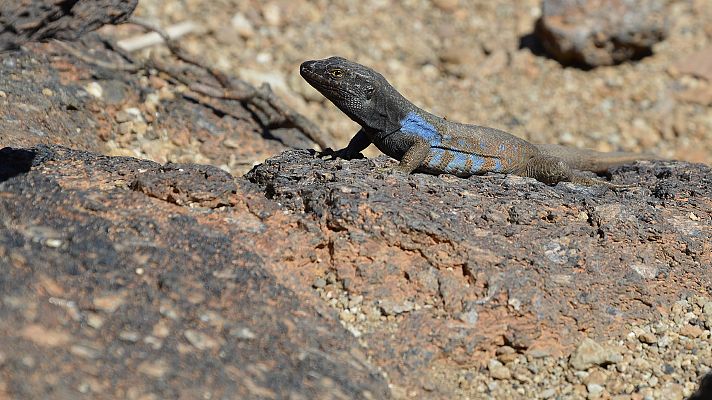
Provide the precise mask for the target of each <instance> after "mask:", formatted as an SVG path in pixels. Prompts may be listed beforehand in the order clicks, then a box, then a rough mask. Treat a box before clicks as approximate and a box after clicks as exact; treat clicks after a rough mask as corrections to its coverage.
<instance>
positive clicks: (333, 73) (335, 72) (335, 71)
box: [330, 68, 344, 78]
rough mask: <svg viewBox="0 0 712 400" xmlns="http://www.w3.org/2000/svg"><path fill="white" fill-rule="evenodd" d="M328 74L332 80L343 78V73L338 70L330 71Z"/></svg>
mask: <svg viewBox="0 0 712 400" xmlns="http://www.w3.org/2000/svg"><path fill="white" fill-rule="evenodd" d="M330 73H331V76H333V77H334V78H341V77H342V76H344V71H342V70H341V69H339V68H335V69H332V70H331V72H330Z"/></svg>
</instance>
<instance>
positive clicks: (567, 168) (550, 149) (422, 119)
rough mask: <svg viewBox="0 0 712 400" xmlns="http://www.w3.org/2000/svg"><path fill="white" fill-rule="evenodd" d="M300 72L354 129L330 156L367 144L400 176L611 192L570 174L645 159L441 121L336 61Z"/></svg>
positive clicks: (372, 76) (364, 70)
mask: <svg viewBox="0 0 712 400" xmlns="http://www.w3.org/2000/svg"><path fill="white" fill-rule="evenodd" d="M300 73H301V75H302V77H303V78H304V79H305V80H306V81H307V82H309V84H310V85H312V86H313V87H314V88H316V89H317V90H318V91H319V92H321V94H323V95H324V96H325V97H326V98H328V99H329V100H330V101H331V102H332V103H334V104H335V105H336V106H337V107H338V108H339V109H340V110H341V111H343V112H344V113H345V114H346V115H347V116H348V117H349V118H351V119H352V120H354V121H355V122H357V123H358V124H359V125H361V129H360V130H359V131H358V132H357V133H356V135H355V136H354V137H353V138H352V139H351V142H350V143H349V144H348V146H347V147H346V148H344V149H341V150H338V151H336V152H334V155H335V156H337V157H340V158H345V159H351V158H353V157H355V156H356V155H358V154H359V153H360V152H361V151H363V150H364V149H365V148H366V147H368V145H369V144H371V143H373V144H374V145H375V146H376V147H378V149H379V150H381V151H382V152H383V153H385V154H386V155H388V156H390V157H393V158H395V159H397V160H399V161H400V163H399V164H398V166H397V167H396V168H395V169H396V170H398V171H401V172H404V173H411V172H413V171H422V172H426V173H432V174H442V173H447V174H452V175H457V176H460V177H468V176H471V175H479V174H484V173H487V172H499V173H504V174H516V175H520V176H528V177H532V178H535V179H537V180H539V181H542V182H544V183H547V184H556V183H558V182H562V181H568V182H574V183H579V184H583V185H596V184H602V185H607V186H611V187H617V185H612V184H610V183H608V182H605V181H601V180H597V179H591V178H588V177H584V176H581V175H579V174H577V173H576V171H575V170H576V169H579V170H587V171H594V172H603V171H605V170H606V169H608V168H609V167H611V166H614V165H620V164H624V163H627V162H632V161H635V160H641V159H647V158H649V157H647V156H643V155H636V154H630V153H599V152H595V151H590V150H579V149H571V148H567V147H563V146H558V145H535V144H532V143H529V142H527V141H526V140H524V139H521V138H518V137H516V136H514V135H511V134H509V133H507V132H504V131H501V130H498V129H494V128H488V127H484V126H477V125H468V124H461V123H458V122H452V121H448V120H445V119H443V118H440V117H438V116H436V115H433V114H431V113H429V112H427V111H424V110H422V109H420V108H418V107H417V106H416V105H414V104H413V103H411V102H410V101H408V100H407V99H406V98H405V97H403V96H402V95H401V94H400V93H399V92H398V91H397V90H396V89H395V88H394V87H393V86H391V85H390V84H389V83H388V81H386V79H385V78H384V77H383V76H382V75H381V74H379V73H378V72H376V71H374V70H372V69H371V68H368V67H365V66H363V65H360V64H357V63H355V62H352V61H349V60H346V59H344V58H341V57H331V58H327V59H324V60H313V61H305V62H304V63H302V65H301V68H300Z"/></svg>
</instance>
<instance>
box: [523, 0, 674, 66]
mask: <svg viewBox="0 0 712 400" xmlns="http://www.w3.org/2000/svg"><path fill="white" fill-rule="evenodd" d="M541 8H542V16H541V18H540V19H539V21H537V24H536V30H535V33H536V35H537V36H538V38H539V40H540V41H541V42H542V44H543V46H544V49H546V51H547V52H548V53H549V54H550V55H551V56H552V57H553V58H555V59H556V60H558V61H560V62H561V63H563V64H581V65H584V66H589V67H596V66H601V65H612V64H618V63H621V62H623V61H628V60H634V59H638V58H641V57H643V56H646V55H650V54H652V46H653V45H654V44H655V43H657V42H659V41H661V40H663V39H664V38H665V36H666V35H667V30H668V26H667V21H666V14H665V9H664V3H663V2H662V1H658V0H583V1H581V0H544V1H542V6H541Z"/></svg>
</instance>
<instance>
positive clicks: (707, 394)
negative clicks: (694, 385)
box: [687, 372, 712, 400]
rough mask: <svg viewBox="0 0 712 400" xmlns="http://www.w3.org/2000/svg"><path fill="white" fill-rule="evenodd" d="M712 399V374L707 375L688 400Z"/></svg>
mask: <svg viewBox="0 0 712 400" xmlns="http://www.w3.org/2000/svg"><path fill="white" fill-rule="evenodd" d="M707 399H712V372H710V373H708V374H707V375H705V377H704V378H702V380H701V381H700V387H699V388H698V389H697V392H695V393H694V394H693V395H692V396H690V397H688V398H687V400H707Z"/></svg>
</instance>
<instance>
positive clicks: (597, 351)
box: [569, 338, 620, 371]
mask: <svg viewBox="0 0 712 400" xmlns="http://www.w3.org/2000/svg"><path fill="white" fill-rule="evenodd" d="M617 361H620V354H618V353H616V352H615V351H613V350H610V349H606V348H604V347H603V346H601V345H600V344H598V343H596V341H594V340H592V339H589V338H585V339H584V340H583V341H582V342H581V344H580V345H579V346H578V347H577V348H576V350H574V352H573V353H572V354H571V358H570V359H569V364H570V365H571V366H572V367H573V368H575V369H577V370H579V371H584V370H587V369H589V368H590V367H593V366H595V365H606V364H612V363H615V362H617Z"/></svg>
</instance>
